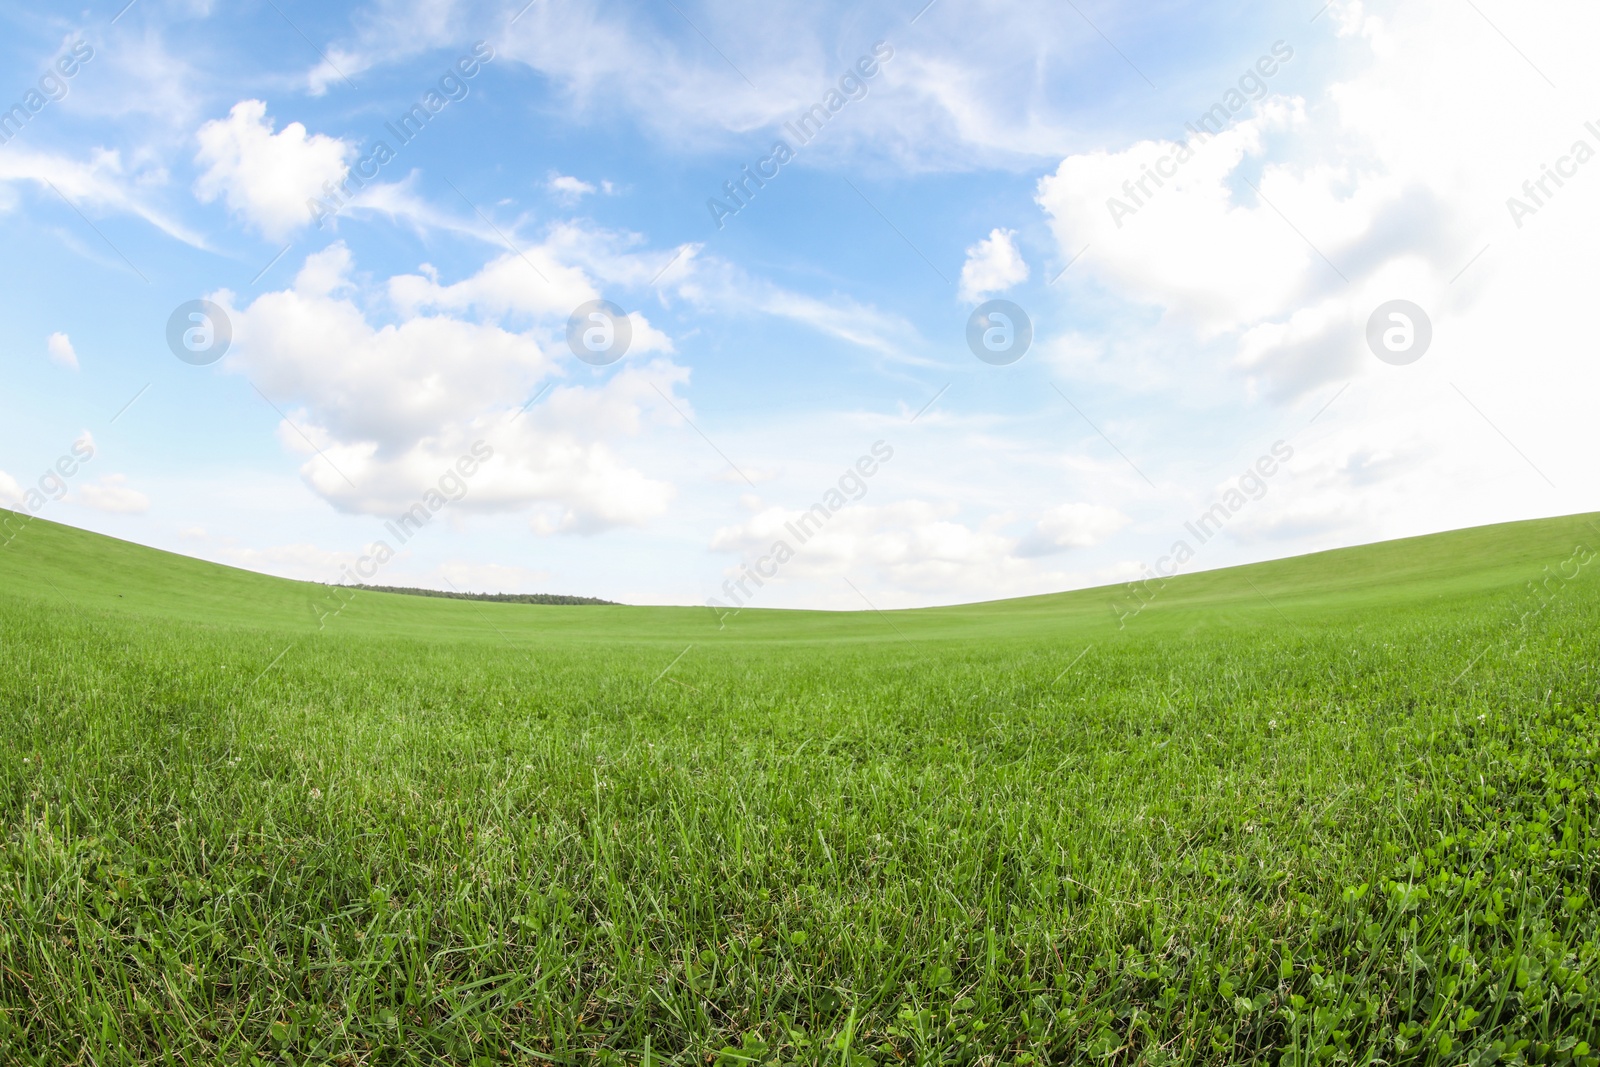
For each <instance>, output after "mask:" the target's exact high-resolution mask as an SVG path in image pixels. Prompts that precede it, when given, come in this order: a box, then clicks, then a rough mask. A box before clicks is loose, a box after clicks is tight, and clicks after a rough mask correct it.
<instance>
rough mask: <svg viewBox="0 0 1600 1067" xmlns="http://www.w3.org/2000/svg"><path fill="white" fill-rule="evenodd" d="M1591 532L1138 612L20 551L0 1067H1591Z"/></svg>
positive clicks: (7, 675)
mask: <svg viewBox="0 0 1600 1067" xmlns="http://www.w3.org/2000/svg"><path fill="white" fill-rule="evenodd" d="M1597 525H1600V517H1596V516H1577V517H1572V518H1566V519H1556V520H1543V521H1538V522H1530V523H1519V524H1513V525H1506V526H1498V527H1490V528H1484V529H1477V530H1469V531H1462V532H1458V533H1453V534H1445V535H1439V536H1434V537H1427V538H1419V539H1414V540H1409V541H1399V542H1390V543H1386V544H1381V545H1375V546H1369V547H1365V548H1357V549H1350V550H1345V551H1340V552H1334V553H1326V554H1322V555H1318V556H1310V557H1303V558H1299V559H1293V560H1286V561H1281V562H1276V563H1268V564H1261V565H1257V566H1253V567H1248V568H1240V569H1235V570H1229V571H1218V572H1211V573H1206V574H1200V575H1195V576H1191V577H1186V578H1181V579H1178V580H1175V581H1173V582H1171V583H1170V584H1168V585H1167V586H1166V587H1165V588H1164V589H1162V590H1160V591H1159V593H1158V594H1157V595H1155V596H1154V599H1153V600H1152V601H1151V602H1150V603H1149V604H1148V606H1146V607H1145V608H1144V610H1143V611H1142V612H1140V613H1139V614H1138V615H1137V617H1134V618H1130V619H1129V620H1127V624H1126V626H1125V627H1119V625H1118V620H1117V618H1116V616H1115V615H1114V614H1113V613H1112V612H1111V610H1109V609H1108V607H1107V602H1108V600H1110V599H1111V597H1112V596H1113V595H1115V596H1116V597H1118V598H1119V599H1124V600H1125V599H1126V594H1125V592H1123V591H1115V592H1114V593H1112V592H1108V591H1105V590H1100V591H1087V592H1082V593H1071V594H1062V595H1056V596H1046V597H1036V598H1030V599H1024V600H1014V601H1005V602H997V603H990V604H980V605H973V606H968V607H961V608H947V609H934V610H925V611H908V612H889V613H883V614H879V613H876V612H862V613H852V614H828V613H820V612H777V611H766V612H755V611H747V612H744V613H742V614H739V615H735V616H731V617H729V618H727V619H726V620H722V621H721V622H719V620H718V618H717V617H716V616H715V615H714V614H713V613H712V612H710V611H709V610H707V609H703V608H702V609H690V608H682V609H678V608H628V607H606V606H582V607H555V606H550V607H547V606H531V605H515V604H493V603H478V602H471V601H458V600H444V599H429V598H421V597H404V596H397V595H390V594H382V593H362V594H358V595H357V596H355V597H354V599H351V600H350V601H349V602H348V603H347V604H346V603H344V601H343V600H342V599H339V598H335V599H334V600H331V601H330V600H329V594H328V592H327V591H326V590H324V589H322V588H320V587H317V586H310V585H305V584H302V583H294V582H287V581H281V580H278V579H272V578H266V577H262V576H259V575H253V574H248V573H245V572H241V571H234V570H229V569H226V568H222V567H217V566H213V565H210V564H205V563H200V562H196V561H193V560H188V559H184V558H182V557H177V556H172V555H167V554H165V553H160V552H156V551H153V550H150V549H145V548H140V547H136V546H132V545H128V544H125V543H122V542H117V541H113V540H109V539H106V538H102V537H98V536H95V535H92V534H87V533H84V532H81V531H77V530H73V529H70V528H67V527H61V526H56V525H52V524H49V523H45V522H42V521H34V522H32V523H29V524H28V525H27V526H26V527H24V528H23V529H22V530H21V532H20V533H18V535H17V536H16V537H15V538H14V539H13V540H11V542H10V543H9V544H8V545H7V546H6V547H5V548H4V549H0V642H3V645H0V817H3V820H4V833H3V838H0V1062H4V1063H6V1064H41V1065H42V1064H50V1065H56V1064H91V1063H92V1064H127V1063H183V1064H196V1065H198V1064H216V1063H257V1062H264V1063H293V1064H326V1063H337V1064H401V1063H406V1064H435V1063H452V1064H454V1063H460V1064H467V1063H507V1062H515V1063H547V1062H557V1063H578V1062H585V1063H587V1062H601V1063H614V1064H623V1063H626V1064H642V1063H645V1062H649V1063H651V1064H654V1063H679V1064H691V1063H692V1064H704V1063H708V1062H717V1061H720V1062H721V1063H724V1064H728V1065H734V1064H754V1063H762V1064H766V1063H779V1062H782V1063H791V1062H802V1063H828V1064H841V1065H850V1064H866V1063H876V1064H885V1065H886V1064H893V1063H899V1062H906V1063H941V1064H942V1063H1045V1062H1093V1063H1108V1064H1130V1063H1148V1064H1177V1063H1206V1064H1225V1063H1227V1064H1231V1063H1281V1064H1310V1063H1368V1062H1372V1061H1374V1060H1378V1061H1381V1062H1383V1063H1386V1064H1400V1063H1406V1064H1411V1063H1416V1064H1422V1063H1431V1064H1461V1063H1467V1064H1487V1063H1494V1062H1502V1063H1517V1062H1538V1063H1581V1064H1600V1055H1597V1051H1600V1041H1597V1040H1596V1035H1597V1034H1600V930H1597V927H1600V922H1597V912H1596V906H1595V902H1596V899H1597V897H1600V839H1597V833H1600V807H1597V792H1596V790H1597V788H1600V774H1597V770H1596V765H1595V759H1596V756H1597V754H1600V720H1597V717H1596V702H1597V697H1600V678H1597V677H1596V675H1597V673H1600V655H1597V651H1600V648H1597V646H1600V637H1597V635H1600V597H1597V596H1596V591H1597V582H1596V577H1595V574H1596V572H1600V565H1595V564H1594V563H1592V562H1591V559H1592V558H1593V554H1592V553H1590V552H1588V550H1587V549H1586V548H1577V547H1576V546H1600V528H1597ZM1546 568H1548V570H1547V569H1546ZM1541 582H1542V583H1543V584H1536V585H1530V583H1541ZM330 604H332V605H333V608H335V609H338V610H331V609H329V605H330ZM319 605H320V609H319V607H318V606H319ZM1592 1046H1593V1047H1592Z"/></svg>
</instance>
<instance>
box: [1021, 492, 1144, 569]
mask: <svg viewBox="0 0 1600 1067" xmlns="http://www.w3.org/2000/svg"><path fill="white" fill-rule="evenodd" d="M1126 525H1128V517H1127V516H1126V515H1124V514H1122V512H1120V511H1118V510H1117V509H1116V508H1112V507H1107V506H1106V505H1104V504H1082V503H1080V504H1061V505H1059V506H1057V507H1054V508H1051V509H1050V510H1049V511H1046V512H1045V513H1044V514H1043V515H1042V516H1040V517H1039V520H1038V522H1036V523H1035V524H1034V527H1033V529H1032V530H1030V531H1029V532H1028V534H1027V536H1025V537H1023V538H1022V540H1021V541H1020V542H1018V544H1017V548H1016V554H1017V555H1019V556H1023V557H1035V556H1048V555H1053V554H1055V553H1057V552H1064V551H1067V550H1069V549H1074V548H1093V547H1094V546H1095V545H1098V544H1101V543H1102V542H1104V541H1105V540H1106V538H1108V537H1110V536H1111V535H1112V534H1114V533H1116V532H1117V531H1118V530H1120V529H1122V528H1123V527H1124V526H1126Z"/></svg>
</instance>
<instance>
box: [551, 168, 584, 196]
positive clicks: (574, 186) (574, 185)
mask: <svg viewBox="0 0 1600 1067" xmlns="http://www.w3.org/2000/svg"><path fill="white" fill-rule="evenodd" d="M550 189H551V191H552V192H555V193H556V194H558V195H560V196H562V197H564V198H566V199H568V200H577V199H580V198H581V197H585V196H588V195H589V194H590V193H593V192H594V186H593V185H591V184H590V183H589V182H586V181H583V180H582V179H580V178H574V177H572V176H571V175H570V174H556V175H552V176H551V178H550Z"/></svg>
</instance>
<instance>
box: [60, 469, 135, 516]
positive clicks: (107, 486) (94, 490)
mask: <svg viewBox="0 0 1600 1067" xmlns="http://www.w3.org/2000/svg"><path fill="white" fill-rule="evenodd" d="M77 491H78V495H79V497H80V498H81V499H82V501H83V503H84V504H85V505H86V506H88V507H91V508H94V509H95V510H96V511H108V512H111V513H112V514H114V515H142V514H144V513H145V512H146V511H149V510H150V498H149V497H147V496H145V495H144V494H143V493H141V492H139V491H138V490H137V489H133V488H130V487H129V485H128V477H127V475H125V474H107V475H104V476H102V477H101V478H100V480H99V481H97V482H88V483H85V484H84V485H81V486H79V487H78V490H77Z"/></svg>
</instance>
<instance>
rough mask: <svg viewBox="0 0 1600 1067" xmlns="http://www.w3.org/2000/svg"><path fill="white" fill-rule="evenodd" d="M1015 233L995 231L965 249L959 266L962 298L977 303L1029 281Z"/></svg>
mask: <svg viewBox="0 0 1600 1067" xmlns="http://www.w3.org/2000/svg"><path fill="white" fill-rule="evenodd" d="M1016 236H1017V233H1016V231H1015V230H1001V229H994V230H991V231H990V232H989V236H988V237H985V238H984V239H983V240H981V241H979V242H978V243H977V244H975V245H973V246H972V247H971V248H968V249H967V261H966V262H965V263H964V264H962V266H961V299H962V300H966V301H968V302H970V303H974V304H976V303H979V302H981V301H982V300H983V298H984V297H985V296H987V295H988V294H990V293H999V292H1004V291H1005V290H1007V289H1009V288H1011V287H1012V286H1013V285H1017V284H1019V283H1021V282H1025V281H1027V280H1028V264H1027V263H1026V262H1025V261H1024V260H1023V258H1022V253H1021V252H1018V251H1017V245H1016Z"/></svg>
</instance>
